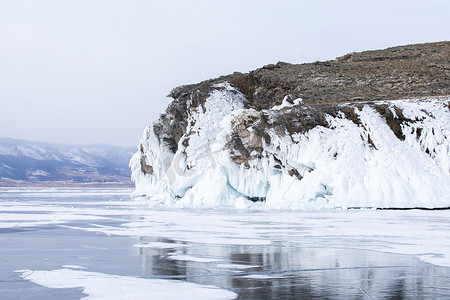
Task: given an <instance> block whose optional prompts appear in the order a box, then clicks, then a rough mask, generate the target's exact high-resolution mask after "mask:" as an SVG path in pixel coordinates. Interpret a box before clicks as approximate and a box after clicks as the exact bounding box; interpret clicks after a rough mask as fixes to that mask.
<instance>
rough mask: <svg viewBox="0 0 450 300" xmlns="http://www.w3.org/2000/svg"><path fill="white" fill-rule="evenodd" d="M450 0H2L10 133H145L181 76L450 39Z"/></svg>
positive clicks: (123, 138)
mask: <svg viewBox="0 0 450 300" xmlns="http://www.w3.org/2000/svg"><path fill="white" fill-rule="evenodd" d="M449 16H450V1H448V0H427V1H424V0H420V1H416V0H405V1H395V0H375V1H370V0H367V1H362V0H354V1H353V0H348V1H338V0H335V1H331V0H330V1H320V0H316V1H311V0H308V1H299V0H297V1H288V0H276V1H264V0H258V1H256V0H255V1H253V0H239V1H237V0H227V1H214V0H203V1H200V0H196V1H188V0H184V1H182V0H180V1H167V0H165V1H151V0H146V1H144V0H142V1H139V0H124V1H119V0H0V103H1V106H0V137H1V136H3V137H14V138H22V139H30V140H36V141H45V142H57V143H69V144H93V143H108V144H113V145H121V146H135V145H137V144H138V142H139V140H140V137H141V135H142V132H143V130H144V128H145V126H146V125H148V124H150V123H151V121H152V120H154V119H155V118H157V117H158V115H159V114H160V113H162V112H163V111H164V109H165V107H166V106H167V104H168V103H169V102H170V99H169V98H166V95H167V94H168V93H169V92H170V90H171V89H172V88H173V87H176V86H178V85H182V84H189V83H196V82H199V81H201V80H205V79H209V78H213V77H217V76H220V75H225V74H229V73H232V72H234V71H240V72H248V71H250V70H252V69H255V68H258V67H261V66H263V65H265V64H268V63H276V62H277V61H286V62H290V63H304V62H313V61H316V60H327V59H334V58H335V57H336V56H341V55H343V54H346V53H348V52H353V51H363V50H368V49H381V48H386V47H390V46H396V45H403V44H411V43H419V42H434V41H442V40H450V18H449Z"/></svg>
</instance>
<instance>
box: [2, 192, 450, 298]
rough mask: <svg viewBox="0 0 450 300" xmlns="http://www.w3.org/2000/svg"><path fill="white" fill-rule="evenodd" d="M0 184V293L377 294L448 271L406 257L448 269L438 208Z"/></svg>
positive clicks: (426, 288) (419, 291)
mask: <svg viewBox="0 0 450 300" xmlns="http://www.w3.org/2000/svg"><path fill="white" fill-rule="evenodd" d="M124 191H126V190H123V192H124ZM107 193H108V192H107ZM6 194H7V195H8V197H4V195H3V193H1V189H0V214H2V216H3V215H8V220H9V221H4V223H5V224H7V226H5V228H0V234H1V236H2V237H3V238H4V240H5V241H7V243H4V244H3V246H2V247H1V248H0V254H1V257H3V260H2V261H1V262H0V277H1V278H2V281H1V282H0V292H1V293H2V295H3V297H4V298H6V299H20V298H25V296H27V297H29V296H30V295H31V296H32V298H33V299H49V298H52V297H49V296H48V295H58V297H53V298H52V299H55V298H56V299H62V298H64V297H65V298H70V299H73V298H76V296H78V297H80V296H79V295H80V294H79V293H80V291H81V290H83V292H84V293H85V294H88V295H89V298H90V299H99V298H100V297H103V299H113V297H118V298H123V299H128V298H130V299H148V298H150V299H153V298H156V299H171V298H180V295H182V296H183V298H185V297H184V295H185V293H186V292H189V291H193V293H194V294H193V295H196V296H197V295H199V294H201V295H206V296H205V297H207V298H208V299H217V298H219V299H221V298H235V297H237V295H236V294H238V295H239V297H241V298H243V299H260V298H262V297H264V295H267V293H270V294H271V295H276V298H279V299H283V298H295V297H297V296H298V295H302V293H303V292H304V291H311V293H310V294H308V295H310V296H309V298H332V296H331V295H334V296H335V298H336V297H337V298H345V299H347V298H352V299H357V298H362V297H363V296H361V292H364V293H366V292H367V293H368V294H369V295H370V297H372V298H373V299H384V298H387V297H388V296H392V295H397V294H396V293H397V291H402V292H403V293H404V294H402V295H405V297H407V298H412V299H415V298H417V299H420V298H424V299H428V298H433V297H435V298H439V296H440V297H441V298H444V299H445V298H448V293H449V290H448V289H446V287H447V286H448V282H449V280H450V272H449V270H450V269H448V268H443V267H434V266H432V265H429V264H426V263H423V262H419V261H418V260H416V259H415V258H414V257H413V256H415V257H417V258H419V259H421V260H423V261H426V262H430V263H432V264H435V265H441V266H448V267H450V250H449V249H450V247H449V245H450V236H449V235H448V232H449V230H450V219H449V218H448V211H420V210H411V211H377V210H332V211H310V212H304V211H269V210H267V209H265V208H263V209H251V210H248V209H247V210H236V209H223V208H222V209H214V210H211V209H196V210H192V209H180V208H174V207H166V206H162V207H161V206H157V207H154V206H152V205H151V203H149V202H148V201H147V200H145V199H140V198H137V199H133V198H129V197H127V198H123V196H122V193H121V192H120V191H117V193H116V195H114V196H111V195H110V196H108V198H106V199H111V200H110V201H108V200H106V199H105V198H104V197H103V196H101V195H102V192H101V190H99V191H98V194H99V195H100V196H93V195H92V191H88V192H87V195H86V196H85V197H83V196H82V191H81V190H76V189H75V190H73V196H71V194H70V192H69V191H68V190H65V192H64V193H62V192H61V190H59V189H57V188H56V189H54V190H48V191H47V192H39V189H33V191H30V194H31V195H32V196H31V197H29V198H27V197H26V196H25V194H26V193H24V192H23V191H17V192H8V193H6ZM37 194H40V196H37ZM15 195H17V196H15ZM54 195H56V196H54ZM60 215H61V216H65V217H63V218H60ZM55 221H57V222H55ZM17 223H20V224H21V225H20V227H18V226H17ZM136 246H137V247H136ZM141 246H142V247H141ZM169 246H171V247H169ZM383 252H384V253H383ZM386 252H390V253H394V254H387V253H386ZM398 254H407V255H398ZM14 270H21V271H20V273H17V274H15V273H13V271H14ZM18 274H20V275H21V276H22V277H23V280H19V278H18V277H19V275H18ZM175 279H177V281H176V282H175V281H174V280H175ZM28 281H30V282H28ZM267 282H270V283H271V284H270V286H267ZM33 283H35V284H38V285H41V286H43V287H48V288H50V289H44V288H40V287H38V286H36V285H35V284H33ZM180 283H182V284H180ZM184 284H185V285H184ZM397 284H400V285H399V286H397ZM215 287H219V288H220V289H219V288H215ZM58 289H63V290H58ZM66 289H69V290H66ZM355 289H356V290H355ZM208 290H209V291H208ZM256 290H258V291H256ZM288 290H289V291H290V294H288V295H290V297H287V296H286V294H285V292H286V291H288ZM360 290H361V291H360ZM204 291H206V294H205V293H204ZM228 291H232V292H228ZM37 292H39V295H40V296H37ZM159 292H160V293H161V294H157V293H159ZM210 293H211V294H210ZM234 293H236V294H234ZM5 295H6V296H5ZM45 295H47V297H45ZM283 295H284V297H283ZM336 295H339V297H338V296H336ZM320 296H322V297H320ZM193 297H194V296H193ZM197 298H198V297H197ZM188 299H189V298H188Z"/></svg>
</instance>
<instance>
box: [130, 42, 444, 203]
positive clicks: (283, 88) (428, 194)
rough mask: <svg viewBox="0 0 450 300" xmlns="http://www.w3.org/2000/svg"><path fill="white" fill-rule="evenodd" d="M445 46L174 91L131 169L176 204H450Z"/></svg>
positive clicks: (281, 69)
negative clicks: (171, 99)
mask: <svg viewBox="0 0 450 300" xmlns="http://www.w3.org/2000/svg"><path fill="white" fill-rule="evenodd" d="M449 76H450V42H440V43H430V44H419V45H408V46H401V47H394V48H389V49H385V50H377V51H367V52H362V53H350V54H347V55H344V56H342V57H338V58H336V59H335V60H332V61H325V62H315V63H309V64H299V65H294V64H288V63H283V62H279V63H277V64H271V65H266V66H264V67H262V68H260V69H257V70H255V71H251V72H249V73H246V74H242V73H234V74H232V75H228V76H223V77H220V78H217V79H212V80H207V81H204V82H201V83H199V84H194V85H187V86H181V87H178V88H175V89H174V90H173V91H172V92H171V93H170V96H171V97H172V98H173V99H174V100H173V101H172V103H170V104H169V106H168V108H167V109H166V112H165V113H164V114H162V115H161V116H160V118H159V119H158V120H156V121H154V122H153V124H152V125H150V126H148V127H147V128H146V129H145V132H144V136H143V138H142V140H141V143H140V145H139V150H138V152H137V153H136V154H135V155H134V156H133V158H132V160H131V162H130V166H131V169H132V178H133V180H134V181H135V183H136V193H137V194H143V195H148V196H151V197H152V198H153V199H158V200H159V201H162V202H164V203H166V204H170V205H179V206H188V207H192V206H208V207H215V206H234V207H236V206H237V207H248V206H255V205H256V206H264V207H271V208H283V209H284V208H327V207H330V208H335V207H344V208H345V207H447V206H450V197H449V196H448V195H450V174H449V173H450V143H449V140H450V97H449V95H450V84H449Z"/></svg>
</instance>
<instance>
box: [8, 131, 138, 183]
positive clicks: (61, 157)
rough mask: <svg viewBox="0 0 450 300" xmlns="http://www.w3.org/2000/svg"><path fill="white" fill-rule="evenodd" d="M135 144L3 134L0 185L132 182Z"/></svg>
mask: <svg viewBox="0 0 450 300" xmlns="http://www.w3.org/2000/svg"><path fill="white" fill-rule="evenodd" d="M134 152H136V149H134V148H124V147H116V146H110V145H104V144H98V145H85V146H83V145H82V146H75V145H59V144H50V143H41V142H32V141H26V140H18V139H12V138H0V186H30V185H31V186H46V185H52V186H53V185H63V186H83V185H88V186H95V185H118V186H131V185H132V183H131V180H130V168H129V167H128V162H129V160H130V158H131V156H132V155H133V154H134Z"/></svg>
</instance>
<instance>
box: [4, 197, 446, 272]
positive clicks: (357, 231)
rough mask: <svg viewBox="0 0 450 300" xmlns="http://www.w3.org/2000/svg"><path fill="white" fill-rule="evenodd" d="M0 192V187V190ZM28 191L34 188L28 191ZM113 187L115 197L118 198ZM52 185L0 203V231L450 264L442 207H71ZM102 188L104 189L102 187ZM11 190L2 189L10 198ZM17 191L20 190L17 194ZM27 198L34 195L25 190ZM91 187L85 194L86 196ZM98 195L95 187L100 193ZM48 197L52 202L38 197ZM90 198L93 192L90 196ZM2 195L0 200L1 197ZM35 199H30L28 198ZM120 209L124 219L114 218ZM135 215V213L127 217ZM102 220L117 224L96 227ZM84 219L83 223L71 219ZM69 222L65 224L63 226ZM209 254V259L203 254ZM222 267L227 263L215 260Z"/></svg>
mask: <svg viewBox="0 0 450 300" xmlns="http://www.w3.org/2000/svg"><path fill="white" fill-rule="evenodd" d="M0 190H1V189H0ZM33 191H35V190H33ZM126 191H127V190H118V191H117V195H116V198H117V197H121V196H120V195H121V192H126ZM73 192H74V198H70V197H71V196H70V193H67V197H69V200H70V199H71V201H68V202H66V201H61V200H64V199H66V196H65V194H64V193H61V191H60V190H59V189H55V190H54V191H49V192H47V193H41V197H42V198H37V196H32V197H31V198H29V199H26V201H22V200H21V199H20V198H19V197H17V198H16V199H15V200H14V201H5V200H3V201H2V202H1V205H0V215H1V220H2V222H1V225H0V229H2V230H8V229H17V228H28V229H31V228H34V227H36V228H40V227H42V226H48V225H58V226H61V227H65V228H70V229H75V230H82V231H88V232H96V233H103V234H106V235H118V236H137V237H139V236H151V237H155V238H158V237H160V238H164V239H172V240H175V241H177V243H172V244H171V243H161V242H160V243H155V242H149V243H145V241H143V242H141V243H139V244H136V247H139V248H140V247H142V248H145V247H150V248H151V247H155V248H158V247H159V248H165V247H166V246H167V247H169V245H172V246H171V247H174V248H186V247H185V246H184V245H183V243H190V244H192V243H194V244H208V245H212V244H217V245H236V246H239V245H243V246H245V245H248V246H251V245H270V244H272V242H273V241H274V240H281V241H285V242H288V243H294V244H295V243H298V244H299V245H304V246H305V245H313V246H314V245H324V246H327V245H328V246H336V247H351V246H354V247H356V248H363V249H368V250H376V251H383V252H391V253H400V254H412V255H415V256H417V257H418V258H420V259H421V260H423V261H426V262H430V263H433V264H436V265H442V266H449V267H450V235H449V234H448V232H450V218H449V217H448V211H446V210H443V211H421V210H410V211H379V210H349V211H347V210H343V211H341V210H333V211H308V212H304V211H269V210H267V209H266V208H261V209H252V210H228V209H215V210H204V209H202V210H198V211H195V210H194V211H193V210H185V209H178V208H166V207H160V206H157V207H156V208H154V207H152V206H151V205H150V204H149V203H148V201H147V200H145V199H136V200H131V199H130V198H129V197H127V198H125V199H124V201H104V199H103V198H101V197H99V198H98V199H97V200H96V201H92V202H90V203H91V204H90V205H86V204H84V205H78V204H77V202H76V201H73V199H76V197H79V196H78V195H79V194H81V191H78V190H74V191H73ZM107 193H109V192H108V191H107ZM11 194H12V195H14V193H11V192H8V195H10V197H14V196H11ZM16 194H17V195H22V192H17V193H16ZM30 194H31V195H34V194H35V192H30ZM90 194H91V191H88V192H87V195H90ZM99 194H100V195H101V194H102V192H101V191H100V190H99ZM51 195H58V196H57V197H53V198H51V199H58V201H52V202H49V201H44V200H43V198H45V199H49V196H51ZM89 197H92V196H89ZM1 199H3V198H2V197H0V200H1ZM30 199H35V200H30ZM123 214H126V215H127V216H131V217H126V218H123V217H120V216H121V215H123ZM133 216H135V217H133ZM108 220H114V221H118V220H120V225H119V226H113V225H101V224H100V223H101V222H105V221H108ZM78 221H83V222H85V224H84V225H83V226H77V225H76V223H73V222H78ZM69 222H72V223H71V224H70V225H68V224H67V223H69ZM209 258H211V257H209ZM221 263H223V264H226V263H227V262H221Z"/></svg>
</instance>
